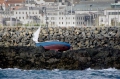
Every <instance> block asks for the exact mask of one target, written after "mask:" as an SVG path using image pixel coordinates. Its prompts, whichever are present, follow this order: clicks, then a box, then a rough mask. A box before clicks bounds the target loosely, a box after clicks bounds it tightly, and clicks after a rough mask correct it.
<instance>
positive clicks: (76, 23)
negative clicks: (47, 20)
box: [59, 22, 84, 25]
mask: <svg viewBox="0 0 120 79" xmlns="http://www.w3.org/2000/svg"><path fill="white" fill-rule="evenodd" d="M63 23H64V22H59V24H63ZM75 23H76V24H78V25H80V24H81V25H82V24H84V22H72V24H75ZM66 24H71V22H66Z"/></svg>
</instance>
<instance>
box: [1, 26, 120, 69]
mask: <svg viewBox="0 0 120 79" xmlns="http://www.w3.org/2000/svg"><path fill="white" fill-rule="evenodd" d="M37 29H38V27H31V28H24V27H4V28H0V68H21V69H56V68H57V69H80V70H83V69H86V68H94V69H101V68H110V67H114V68H116V69H120V30H119V29H120V28H119V27H81V28H78V27H75V28H63V27H60V28H57V27H56V28H53V27H50V28H49V29H48V30H47V28H41V32H40V34H39V41H46V40H60V41H65V42H69V43H70V44H71V46H72V47H73V49H74V50H68V51H65V52H57V51H53V50H49V51H46V50H44V48H43V47H35V43H34V42H33V40H32V37H33V33H34V32H35V31H36V30H37Z"/></svg>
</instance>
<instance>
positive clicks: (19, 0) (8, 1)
mask: <svg viewBox="0 0 120 79" xmlns="http://www.w3.org/2000/svg"><path fill="white" fill-rule="evenodd" d="M24 1H25V0H7V1H6V3H9V4H14V3H23V2H24Z"/></svg>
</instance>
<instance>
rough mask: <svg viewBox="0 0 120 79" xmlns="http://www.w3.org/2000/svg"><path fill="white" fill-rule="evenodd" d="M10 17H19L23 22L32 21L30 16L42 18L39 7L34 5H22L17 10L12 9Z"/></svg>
mask: <svg viewBox="0 0 120 79" xmlns="http://www.w3.org/2000/svg"><path fill="white" fill-rule="evenodd" d="M12 17H13V18H16V19H19V20H20V21H21V22H22V23H23V24H28V23H30V22H32V23H33V19H32V18H31V17H37V18H39V19H41V20H42V15H41V13H40V9H39V8H36V7H22V8H19V9H18V10H14V12H13V16H12Z"/></svg>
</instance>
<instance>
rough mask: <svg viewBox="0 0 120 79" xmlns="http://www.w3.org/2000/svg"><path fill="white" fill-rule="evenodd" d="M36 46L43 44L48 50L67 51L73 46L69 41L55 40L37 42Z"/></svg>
mask: <svg viewBox="0 0 120 79" xmlns="http://www.w3.org/2000/svg"><path fill="white" fill-rule="evenodd" d="M36 46H43V47H44V48H45V49H46V50H56V51H66V50H69V49H70V48H71V46H70V44H69V43H66V42H61V41H54V40H53V41H45V42H39V43H36Z"/></svg>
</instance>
